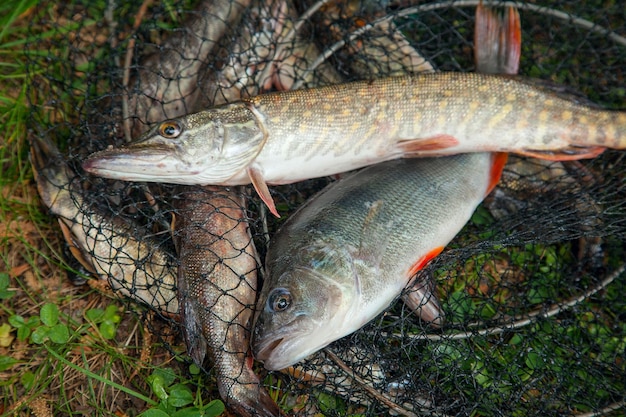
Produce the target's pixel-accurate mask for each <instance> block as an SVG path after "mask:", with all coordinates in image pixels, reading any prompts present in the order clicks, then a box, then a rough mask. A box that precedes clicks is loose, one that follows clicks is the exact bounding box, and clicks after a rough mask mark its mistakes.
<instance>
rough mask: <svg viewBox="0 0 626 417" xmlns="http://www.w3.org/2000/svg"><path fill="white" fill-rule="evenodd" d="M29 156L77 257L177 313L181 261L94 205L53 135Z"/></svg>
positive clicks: (130, 293)
mask: <svg viewBox="0 0 626 417" xmlns="http://www.w3.org/2000/svg"><path fill="white" fill-rule="evenodd" d="M30 160H31V164H32V166H33V172H34V174H35V181H36V183H37V190H38V191H39V195H40V196H41V199H42V201H43V203H44V205H45V206H46V207H48V208H49V209H50V211H51V213H52V214H54V215H56V216H57V217H58V220H59V225H60V226H61V230H62V231H63V236H64V237H65V240H66V241H67V243H68V244H69V246H70V250H71V252H72V254H73V255H74V257H75V258H76V259H77V260H78V261H79V262H80V263H81V264H82V265H83V266H84V267H85V268H86V269H87V270H89V271H90V272H92V273H93V274H95V275H96V276H99V277H101V278H104V279H107V280H108V282H109V285H110V286H111V288H112V289H113V290H114V291H116V292H119V293H120V294H123V295H125V296H127V297H129V298H131V299H133V300H135V301H139V302H141V303H143V304H146V305H148V306H151V307H153V308H155V309H158V310H160V311H161V312H165V313H170V314H178V299H177V298H176V281H175V269H174V265H175V264H176V260H175V259H172V258H171V257H170V256H169V255H168V253H167V252H166V251H165V250H164V249H162V248H161V246H160V245H159V242H158V241H156V240H155V239H154V238H153V237H151V236H150V235H149V233H148V231H147V230H145V229H143V228H142V227H140V226H139V225H137V224H134V223H131V222H128V221H125V220H123V219H122V218H120V217H119V216H113V214H112V213H105V212H104V211H102V210H100V209H99V208H98V207H97V206H96V205H92V204H89V203H88V202H87V201H86V196H85V195H84V192H83V190H82V188H81V184H80V182H79V181H78V176H77V175H76V173H75V172H74V171H73V170H72V169H71V168H70V167H69V166H68V164H67V161H66V160H65V159H64V158H63V156H62V155H61V153H60V152H59V150H58V149H57V148H56V146H54V145H53V144H52V143H51V142H50V141H49V140H48V139H46V138H43V137H35V138H34V139H33V140H32V143H31V152H30Z"/></svg>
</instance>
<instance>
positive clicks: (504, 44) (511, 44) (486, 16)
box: [474, 1, 522, 74]
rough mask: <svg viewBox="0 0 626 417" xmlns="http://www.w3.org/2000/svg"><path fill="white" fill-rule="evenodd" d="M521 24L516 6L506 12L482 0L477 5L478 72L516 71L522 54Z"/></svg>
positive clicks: (475, 44)
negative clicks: (483, 2)
mask: <svg viewBox="0 0 626 417" xmlns="http://www.w3.org/2000/svg"><path fill="white" fill-rule="evenodd" d="M521 46H522V24H521V19H520V15H519V12H518V11H517V9H516V8H515V7H513V6H509V7H507V8H506V9H505V11H504V15H502V14H501V13H500V12H498V11H496V10H495V9H493V8H491V7H485V6H483V4H482V1H481V2H480V4H479V5H478V7H477V8H476V26H475V27H474V60H475V62H476V71H477V72H482V73H488V74H501V73H503V74H517V71H518V69H519V61H520V56H521V54H522V48H521Z"/></svg>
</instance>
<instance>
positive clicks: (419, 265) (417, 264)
mask: <svg viewBox="0 0 626 417" xmlns="http://www.w3.org/2000/svg"><path fill="white" fill-rule="evenodd" d="M442 250H443V246H438V247H436V248H435V249H432V250H431V251H430V252H428V253H427V254H426V255H424V256H422V257H421V258H420V259H418V260H417V262H415V263H414V264H413V266H412V267H411V269H409V273H408V276H409V277H412V276H413V275H415V274H417V273H418V272H419V271H421V270H422V269H423V268H424V267H425V266H426V265H427V264H428V262H430V261H432V260H433V259H434V258H436V257H437V255H439V254H440V253H441V251H442Z"/></svg>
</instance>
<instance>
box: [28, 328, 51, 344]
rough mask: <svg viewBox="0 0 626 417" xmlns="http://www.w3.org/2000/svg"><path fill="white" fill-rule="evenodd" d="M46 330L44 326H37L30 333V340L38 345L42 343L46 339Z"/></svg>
mask: <svg viewBox="0 0 626 417" xmlns="http://www.w3.org/2000/svg"><path fill="white" fill-rule="evenodd" d="M48 330H49V328H48V327H45V326H41V327H37V328H36V329H35V330H34V331H33V333H32V334H31V335H30V340H31V341H32V342H33V343H36V344H38V345H40V344H42V343H43V342H45V341H46V340H47V339H48Z"/></svg>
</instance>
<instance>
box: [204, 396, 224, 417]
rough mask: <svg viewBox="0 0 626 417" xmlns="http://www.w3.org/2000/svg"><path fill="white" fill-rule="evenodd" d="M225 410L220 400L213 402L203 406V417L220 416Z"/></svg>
mask: <svg viewBox="0 0 626 417" xmlns="http://www.w3.org/2000/svg"><path fill="white" fill-rule="evenodd" d="M225 410H226V407H225V406H224V403H223V402H222V401H221V400H213V401H211V402H210V403H208V404H207V405H205V406H204V416H205V417H216V416H219V415H220V414H222V413H223V412H224V411H225Z"/></svg>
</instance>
